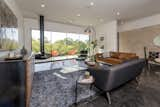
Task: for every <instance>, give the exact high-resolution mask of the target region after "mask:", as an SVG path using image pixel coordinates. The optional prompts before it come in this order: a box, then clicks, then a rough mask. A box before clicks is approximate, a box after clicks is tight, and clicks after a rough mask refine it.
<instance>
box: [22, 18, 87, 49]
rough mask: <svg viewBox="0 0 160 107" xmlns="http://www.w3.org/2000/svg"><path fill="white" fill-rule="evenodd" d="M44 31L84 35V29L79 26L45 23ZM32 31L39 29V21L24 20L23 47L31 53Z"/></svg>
mask: <svg viewBox="0 0 160 107" xmlns="http://www.w3.org/2000/svg"><path fill="white" fill-rule="evenodd" d="M44 25H45V30H46V31H54V32H66V33H68V32H69V33H80V34H83V33H84V28H83V27H79V26H73V25H67V24H61V23H54V22H48V21H45V23H44ZM32 29H39V19H29V18H25V19H24V34H25V47H26V49H27V50H28V51H29V52H31V40H32V34H31V30H32Z"/></svg>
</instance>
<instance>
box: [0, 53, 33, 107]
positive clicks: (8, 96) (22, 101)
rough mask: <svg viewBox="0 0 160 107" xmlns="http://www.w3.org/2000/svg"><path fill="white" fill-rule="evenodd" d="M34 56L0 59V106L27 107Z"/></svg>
mask: <svg viewBox="0 0 160 107" xmlns="http://www.w3.org/2000/svg"><path fill="white" fill-rule="evenodd" d="M33 73H34V57H33V56H29V57H26V58H24V59H23V60H12V61H0V107H29V102H30V97H31V89H32V80H33Z"/></svg>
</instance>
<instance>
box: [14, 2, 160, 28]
mask: <svg viewBox="0 0 160 107" xmlns="http://www.w3.org/2000/svg"><path fill="white" fill-rule="evenodd" d="M16 1H17V3H18V5H19V7H20V9H21V10H22V12H23V15H24V17H27V18H38V15H39V14H42V15H44V16H45V19H46V20H49V21H55V22H61V23H70V24H74V25H81V26H86V25H90V24H93V25H98V24H100V23H104V22H107V21H110V20H114V19H117V20H132V19H136V18H141V17H145V16H150V15H153V14H157V13H160V0H16ZM43 2H44V4H45V5H46V7H44V8H42V7H41V4H42V3H43ZM90 2H94V6H90ZM117 12H120V15H119V16H117V15H116V13H117ZM77 14H80V15H81V16H80V17H78V16H77ZM102 19H103V20H102ZM100 20H101V21H100Z"/></svg>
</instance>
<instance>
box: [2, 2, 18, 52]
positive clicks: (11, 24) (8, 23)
mask: <svg viewBox="0 0 160 107" xmlns="http://www.w3.org/2000/svg"><path fill="white" fill-rule="evenodd" d="M18 38H19V37H18V20H17V17H16V16H15V15H14V13H13V12H12V10H11V9H10V8H9V7H8V6H7V4H6V3H5V2H4V0H0V51H8V50H15V49H17V48H19V44H18V42H19V40H18Z"/></svg>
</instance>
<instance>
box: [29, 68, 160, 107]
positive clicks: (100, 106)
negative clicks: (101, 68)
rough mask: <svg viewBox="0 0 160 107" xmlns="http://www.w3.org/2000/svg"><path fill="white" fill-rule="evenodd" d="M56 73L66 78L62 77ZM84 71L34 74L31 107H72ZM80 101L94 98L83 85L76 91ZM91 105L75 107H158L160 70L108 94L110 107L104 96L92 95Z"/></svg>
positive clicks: (145, 74)
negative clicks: (76, 87) (76, 86)
mask: <svg viewBox="0 0 160 107" xmlns="http://www.w3.org/2000/svg"><path fill="white" fill-rule="evenodd" d="M55 73H58V74H60V75H61V76H64V77H66V78H65V79H64V78H61V77H59V76H57V75H54V74H55ZM83 73H84V71H79V72H74V73H69V74H61V73H60V72H59V70H51V71H45V72H37V73H35V75H34V81H33V91H32V99H31V104H30V105H31V107H69V106H71V107H75V106H74V105H72V104H73V103H74V101H75V100H74V98H75V91H74V90H75V83H76V79H77V78H78V77H79V76H80V75H82V74H83ZM78 89H79V90H78V93H79V100H82V99H85V98H87V97H89V96H90V95H94V94H95V92H97V91H96V90H93V91H90V90H89V88H88V87H86V86H79V88H78ZM92 99H93V100H92V102H90V103H86V102H82V103H80V104H79V105H78V107H160V69H157V70H156V71H152V73H142V74H141V76H140V79H139V84H137V83H136V82H135V81H131V82H129V83H127V84H126V85H124V86H122V87H120V88H118V89H116V90H115V91H113V92H112V93H111V99H112V105H108V103H107V101H106V99H105V98H104V97H103V96H101V95H100V96H97V95H94V96H93V97H92Z"/></svg>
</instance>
